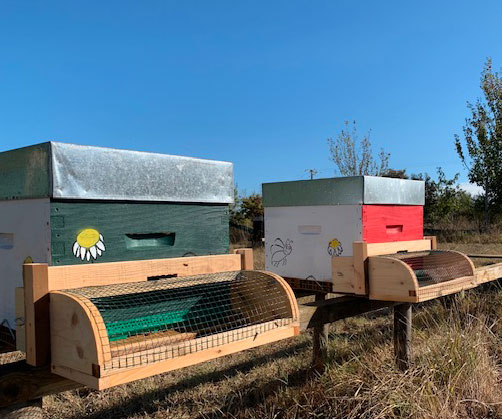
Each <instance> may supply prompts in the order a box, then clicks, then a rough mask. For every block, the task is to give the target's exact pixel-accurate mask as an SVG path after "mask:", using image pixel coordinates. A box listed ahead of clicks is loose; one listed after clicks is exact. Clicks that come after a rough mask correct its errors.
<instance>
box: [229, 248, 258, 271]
mask: <svg viewBox="0 0 502 419" xmlns="http://www.w3.org/2000/svg"><path fill="white" fill-rule="evenodd" d="M234 253H235V254H238V255H241V269H242V270H243V271H252V270H253V269H254V259H253V249H235V250H234Z"/></svg>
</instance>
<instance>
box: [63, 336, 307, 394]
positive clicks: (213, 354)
mask: <svg viewBox="0 0 502 419" xmlns="http://www.w3.org/2000/svg"><path fill="white" fill-rule="evenodd" d="M297 334H298V328H297V327H296V328H295V327H291V326H288V327H282V328H278V329H275V330H272V331H269V332H265V333H262V334H258V335H255V336H253V337H250V338H247V339H244V340H241V341H238V342H232V343H228V344H224V345H221V346H216V347H214V348H210V349H206V350H204V351H201V352H195V353H191V354H188V355H184V356H180V357H177V358H174V359H167V360H165V361H160V362H155V363H152V364H148V365H145V366H142V367H136V368H127V369H123V370H121V371H120V372H116V373H114V374H111V375H107V376H105V377H103V378H96V377H92V376H89V375H87V374H83V373H79V372H78V371H73V370H70V369H68V368H61V367H57V366H55V367H54V368H53V371H54V372H55V373H56V374H60V375H62V376H64V377H68V378H73V379H74V380H79V381H81V382H83V383H85V384H86V385H89V386H91V387H93V388H96V389H98V390H103V389H105V388H109V387H113V386H116V385H120V384H124V383H128V382H131V381H136V380H140V379H142V378H146V377H151V376H153V375H157V374H161V373H164V372H167V371H172V370H175V369H179V368H184V367H187V366H190V365H195V364H199V363H201V362H205V361H209V360H211V359H215V358H219V357H222V356H225V355H229V354H232V353H236V352H240V351H243V350H246V349H251V348H254V347H257V346H261V345H264V344H267V343H270V342H275V341H277V340H280V339H286V338H289V337H293V336H296V335H297Z"/></svg>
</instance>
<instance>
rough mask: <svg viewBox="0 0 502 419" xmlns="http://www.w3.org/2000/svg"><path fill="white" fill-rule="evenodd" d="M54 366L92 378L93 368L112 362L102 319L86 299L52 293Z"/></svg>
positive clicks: (51, 323) (52, 355)
mask: <svg viewBox="0 0 502 419" xmlns="http://www.w3.org/2000/svg"><path fill="white" fill-rule="evenodd" d="M50 332H51V334H50V339H51V364H52V365H53V366H58V365H64V366H65V367H69V368H71V369H73V370H78V371H81V372H83V373H87V374H92V372H93V365H101V364H104V363H105V362H107V361H109V360H110V359H111V351H110V344H109V342H108V335H107V333H106V327H105V324H104V322H103V319H102V317H101V315H100V313H99V312H98V310H97V309H96V307H95V306H94V305H92V304H86V301H85V300H84V298H83V297H80V296H76V295H73V294H67V293H64V292H51V293H50Z"/></svg>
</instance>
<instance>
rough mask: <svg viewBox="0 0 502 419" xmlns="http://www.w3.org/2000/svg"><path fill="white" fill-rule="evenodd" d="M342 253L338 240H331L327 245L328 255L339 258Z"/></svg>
mask: <svg viewBox="0 0 502 419" xmlns="http://www.w3.org/2000/svg"><path fill="white" fill-rule="evenodd" d="M342 252H343V247H342V243H340V241H339V240H338V239H333V240H331V241H330V242H329V244H328V254H329V255H330V256H340V255H341V254H342Z"/></svg>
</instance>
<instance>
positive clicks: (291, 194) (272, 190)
mask: <svg viewBox="0 0 502 419" xmlns="http://www.w3.org/2000/svg"><path fill="white" fill-rule="evenodd" d="M262 189H263V206H264V207H288V206H311V205H355V204H380V205H385V204H387V205H424V204H425V182H423V181H419V180H408V179H395V178H386V177H377V176H349V177H339V178H326V179H314V180H298V181H290V182H276V183H264V184H263V185H262Z"/></svg>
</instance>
